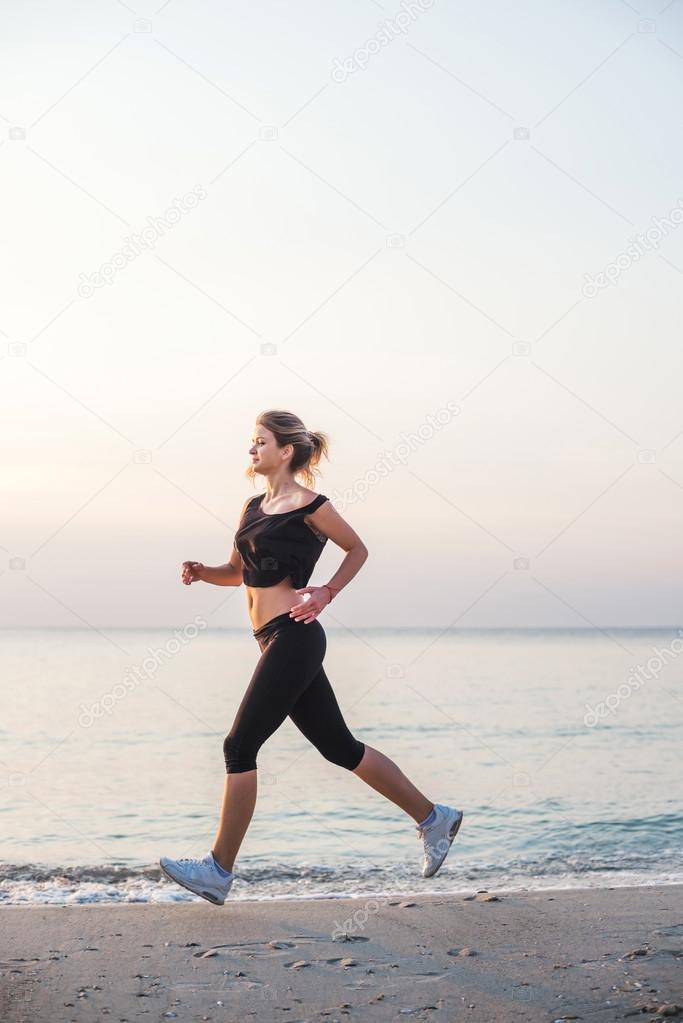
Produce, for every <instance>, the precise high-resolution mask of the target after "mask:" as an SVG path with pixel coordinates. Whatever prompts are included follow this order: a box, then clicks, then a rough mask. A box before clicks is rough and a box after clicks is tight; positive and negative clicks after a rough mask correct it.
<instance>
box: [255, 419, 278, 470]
mask: <svg viewBox="0 0 683 1023" xmlns="http://www.w3.org/2000/svg"><path fill="white" fill-rule="evenodd" d="M282 450H283V449H282V448H279V447H278V446H277V444H276V442H275V437H274V435H273V434H272V433H271V432H270V430H268V429H267V428H266V427H265V426H259V425H258V423H257V424H256V426H255V427H254V432H253V434H252V438H251V447H250V448H249V457H250V458H251V464H252V465H253V466H254V472H260V473H268V472H269V471H271V470H273V469H277V468H278V467H279V466H281V465H282Z"/></svg>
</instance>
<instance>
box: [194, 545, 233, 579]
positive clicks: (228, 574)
mask: <svg viewBox="0 0 683 1023" xmlns="http://www.w3.org/2000/svg"><path fill="white" fill-rule="evenodd" d="M197 578H198V579H201V581H202V582H203V583H213V584H214V586H240V585H241V584H242V559H241V558H240V556H239V554H238V553H237V551H236V550H235V549H234V548H233V551H232V554H231V555H230V561H228V562H227V563H226V564H225V565H216V566H215V567H212V566H211V565H198V566H197Z"/></svg>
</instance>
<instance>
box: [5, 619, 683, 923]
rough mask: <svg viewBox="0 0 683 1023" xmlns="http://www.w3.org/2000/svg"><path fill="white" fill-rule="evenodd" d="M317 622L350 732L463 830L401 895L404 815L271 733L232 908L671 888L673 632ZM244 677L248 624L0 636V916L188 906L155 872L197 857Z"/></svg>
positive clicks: (206, 844) (678, 841)
mask: <svg viewBox="0 0 683 1023" xmlns="http://www.w3.org/2000/svg"><path fill="white" fill-rule="evenodd" d="M321 624H323V626H324V628H325V632H326V636H327V652H326V656H325V661H324V666H325V671H326V673H327V676H328V678H329V679H330V682H331V683H332V686H333V688H334V691H335V694H336V697H337V700H338V702H339V705H340V707H341V709H342V712H343V714H344V717H345V719H346V721H347V724H348V725H349V728H350V729H351V731H352V732H353V734H354V735H355V736H356V737H357V738H359V739H361V740H362V741H363V742H365V743H366V744H368V745H370V746H372V747H373V748H374V749H377V750H379V751H380V752H381V753H383V754H384V755H385V756H386V757H389V758H390V759H391V760H392V761H394V763H395V764H396V765H397V766H398V768H399V769H400V770H401V771H402V772H403V773H404V774H405V775H406V776H407V777H408V778H410V780H411V781H412V782H413V783H414V784H415V785H416V786H417V787H418V788H419V789H420V791H421V792H423V793H424V795H425V796H426V797H427V799H428V800H430V801H431V802H435V803H436V802H438V803H447V804H449V805H451V806H456V807H458V808H459V809H462V810H463V812H464V818H463V824H462V827H461V829H460V832H459V834H458V836H457V838H456V839H455V841H454V843H453V845H452V847H451V849H450V853H449V855H448V857H447V858H446V860H445V863H444V865H443V866H442V868H441V870H440V871H439V873H438V874H437V875H436V876H435V877H434V878H431V879H425V878H423V877H422V876H421V873H420V868H421V856H422V847H421V842H420V839H419V836H418V834H417V831H416V828H415V822H414V821H413V819H412V818H411V817H409V816H408V815H407V814H406V813H405V812H404V811H403V810H402V809H400V808H399V807H398V806H396V805H395V804H394V803H392V802H391V801H389V800H388V799H387V798H385V797H384V796H383V795H381V794H380V793H379V792H377V791H375V790H374V789H373V788H371V787H370V786H369V785H367V784H366V783H365V782H364V781H362V780H361V779H360V778H359V777H357V776H356V775H354V774H353V773H351V772H349V771H346V770H344V769H343V768H340V767H338V766H336V765H334V764H332V763H330V762H328V761H326V760H325V759H324V758H323V757H322V756H321V755H320V753H319V752H318V751H317V750H316V749H315V747H313V746H312V745H311V744H310V743H309V742H308V741H307V740H306V739H305V738H304V736H303V735H302V734H301V733H300V732H299V731H298V730H297V728H296V727H295V726H294V724H293V722H292V721H291V720H289V719H286V720H285V721H284V723H283V724H282V726H281V727H280V729H279V730H278V731H277V732H275V733H274V734H273V735H272V736H271V737H270V738H269V739H268V740H267V742H266V743H265V744H264V745H263V747H262V748H261V751H260V753H259V757H258V796H257V802H256V809H255V812H254V816H253V818H252V822H251V825H250V827H249V829H248V831H247V833H246V836H245V838H244V841H243V843H242V846H241V848H240V851H239V854H238V857H237V859H236V862H235V866H234V873H235V880H234V883H233V886H232V891H231V893H230V900H235V899H237V900H271V899H301V898H321V899H322V898H326V899H329V898H341V897H358V898H361V899H365V900H367V899H368V898H370V897H372V896H380V895H381V896H387V895H402V896H405V895H415V894H431V893H434V894H438V893H468V894H472V893H475V892H481V891H489V892H492V891H496V890H516V891H524V890H539V889H543V890H550V889H561V888H594V887H617V886H629V885H654V884H673V883H681V882H683V816H682V814H681V797H682V796H683V786H682V784H681V782H682V778H683V772H682V769H681V768H682V762H681V761H682V757H681V753H682V751H683V684H682V678H683V656H682V654H683V629H678V628H674V627H672V628H663V629H608V630H605V631H601V630H599V629H588V628H587V629H544V630H530V629H520V630H514V629H508V630H506V629H479V630H468V629H439V628H435V629H396V630H391V629H364V628H353V629H345V628H342V627H337V626H334V625H333V624H330V623H329V621H325V622H321ZM204 625H205V626H206V623H204ZM304 627H305V626H304ZM259 657H260V651H259V649H258V646H257V643H256V640H255V639H254V637H253V635H252V632H251V628H250V627H247V628H243V629H216V628H210V629H209V628H207V627H205V628H203V629H202V628H201V627H200V625H197V624H196V623H194V624H186V625H183V626H180V627H178V628H176V629H174V628H170V627H169V628H168V629H115V628H111V629H106V628H103V629H94V628H84V629H57V628H55V629H32V628H17V629H14V628H13V629H4V630H1V631H0V658H1V671H2V675H1V677H2V686H1V688H0V704H1V711H2V712H1V713H0V724H1V725H2V727H1V728H0V784H1V786H2V802H1V805H0V902H2V903H6V904H9V903H14V904H18V903H22V904H46V903H49V904H74V903H83V904H86V903H101V902H105V903H108V902H111V903H118V902H143V903H144V902H185V901H196V899H197V898H198V897H197V896H195V895H193V894H192V893H190V892H188V891H186V890H185V889H183V888H180V887H179V886H177V885H175V884H174V883H172V882H170V881H169V880H168V879H166V878H165V877H164V876H163V875H162V873H161V870H160V868H159V863H158V861H159V857H160V856H162V855H166V856H173V857H182V856H203V855H205V854H206V853H207V852H208V850H209V849H210V848H211V847H212V844H213V840H214V837H215V834H216V828H217V824H218V816H219V810H220V805H221V799H222V795H223V787H224V782H225V764H224V760H223V739H224V737H225V735H226V734H227V732H228V731H229V729H230V727H231V724H232V721H233V719H234V716H235V713H236V711H237V708H238V706H239V703H240V701H241V699H242V696H243V694H244V691H245V689H246V687H247V686H248V684H249V681H250V679H251V676H252V673H253V671H254V668H255V666H256V663H257V661H258V659H259Z"/></svg>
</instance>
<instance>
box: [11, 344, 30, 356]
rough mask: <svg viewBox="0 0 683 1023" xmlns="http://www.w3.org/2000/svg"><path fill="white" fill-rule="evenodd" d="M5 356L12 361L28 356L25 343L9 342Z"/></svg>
mask: <svg viewBox="0 0 683 1023" xmlns="http://www.w3.org/2000/svg"><path fill="white" fill-rule="evenodd" d="M7 354H8V355H10V356H11V357H12V358H13V359H21V358H23V357H24V356H25V355H28V345H27V344H26V342H25V341H10V342H9V344H8V345H7Z"/></svg>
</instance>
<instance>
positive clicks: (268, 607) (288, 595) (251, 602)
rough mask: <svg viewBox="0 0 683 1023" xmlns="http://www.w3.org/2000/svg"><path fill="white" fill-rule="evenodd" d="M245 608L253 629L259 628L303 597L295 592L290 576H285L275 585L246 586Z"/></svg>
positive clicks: (288, 609) (299, 601)
mask: <svg viewBox="0 0 683 1023" xmlns="http://www.w3.org/2000/svg"><path fill="white" fill-rule="evenodd" d="M246 591H247V610H248V611H249V617H250V619H251V624H252V628H253V629H260V628H261V626H262V625H265V624H266V622H269V621H270V619H271V618H276V617H277V616H278V615H281V614H284V613H285V611H291V609H292V608H293V607H294V605H295V604H300V603H301V602H302V601H303V600H304V599H305V598H304V596H303V594H299V593H297V592H296V589H295V588H294V586H293V585H292V578H291V576H289V575H288V576H287V577H286V578H285V579H283V580H282V582H279V583H276V584H275V586H247V587H246Z"/></svg>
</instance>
